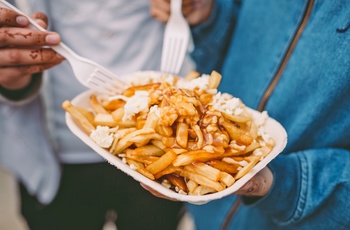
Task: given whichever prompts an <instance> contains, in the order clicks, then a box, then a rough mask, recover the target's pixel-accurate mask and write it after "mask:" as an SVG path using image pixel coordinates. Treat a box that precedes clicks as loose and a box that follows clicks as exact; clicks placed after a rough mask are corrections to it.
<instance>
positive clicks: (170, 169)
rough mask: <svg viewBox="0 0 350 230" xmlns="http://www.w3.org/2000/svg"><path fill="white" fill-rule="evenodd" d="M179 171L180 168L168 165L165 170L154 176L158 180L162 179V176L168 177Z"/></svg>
mask: <svg viewBox="0 0 350 230" xmlns="http://www.w3.org/2000/svg"><path fill="white" fill-rule="evenodd" d="M177 171H179V168H178V167H175V166H174V165H172V164H170V165H168V166H167V167H166V168H165V169H163V170H161V171H160V172H158V173H156V174H154V177H155V178H156V179H159V178H161V177H162V176H164V175H168V174H171V173H175V172H177Z"/></svg>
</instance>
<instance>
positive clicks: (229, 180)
mask: <svg viewBox="0 0 350 230" xmlns="http://www.w3.org/2000/svg"><path fill="white" fill-rule="evenodd" d="M219 181H220V182H221V183H223V184H224V185H225V186H226V187H230V186H231V185H233V183H235V181H236V180H235V178H234V177H233V176H231V175H230V174H228V173H226V172H220V173H219Z"/></svg>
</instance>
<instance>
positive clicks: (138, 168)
mask: <svg viewBox="0 0 350 230" xmlns="http://www.w3.org/2000/svg"><path fill="white" fill-rule="evenodd" d="M126 162H127V163H128V165H130V166H131V165H133V166H134V167H135V170H136V171H137V172H139V173H141V174H142V175H144V176H145V177H147V178H149V179H151V180H154V176H153V174H152V173H150V172H149V171H147V169H145V167H144V165H143V164H142V163H140V162H137V161H134V160H132V159H126ZM131 168H133V167H132V166H131Z"/></svg>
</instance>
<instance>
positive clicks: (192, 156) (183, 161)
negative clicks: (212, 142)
mask: <svg viewBox="0 0 350 230" xmlns="http://www.w3.org/2000/svg"><path fill="white" fill-rule="evenodd" d="M218 157H219V156H218V155H217V154H214V153H208V152H207V151H205V150H193V151H188V152H186V153H183V154H180V155H179V156H177V158H176V160H175V161H174V162H173V165H174V166H176V167H179V166H184V165H188V164H190V163H192V162H195V161H200V162H206V161H209V160H213V159H217V158H218Z"/></svg>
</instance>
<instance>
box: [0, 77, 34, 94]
mask: <svg viewBox="0 0 350 230" xmlns="http://www.w3.org/2000/svg"><path fill="white" fill-rule="evenodd" d="M31 81H32V75H31V74H29V75H26V76H23V77H21V78H20V79H18V80H15V81H11V82H9V83H2V84H1V85H0V86H1V87H2V88H3V89H5V90H21V89H24V88H26V87H27V86H28V85H29V84H30V83H31Z"/></svg>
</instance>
